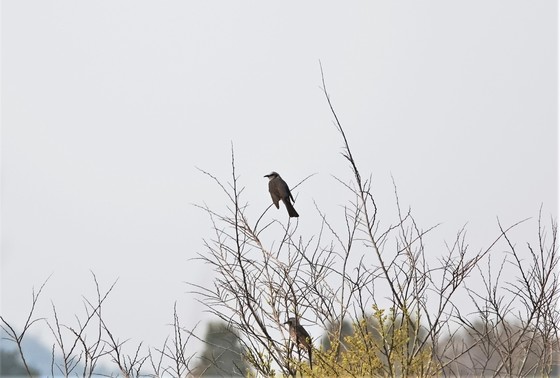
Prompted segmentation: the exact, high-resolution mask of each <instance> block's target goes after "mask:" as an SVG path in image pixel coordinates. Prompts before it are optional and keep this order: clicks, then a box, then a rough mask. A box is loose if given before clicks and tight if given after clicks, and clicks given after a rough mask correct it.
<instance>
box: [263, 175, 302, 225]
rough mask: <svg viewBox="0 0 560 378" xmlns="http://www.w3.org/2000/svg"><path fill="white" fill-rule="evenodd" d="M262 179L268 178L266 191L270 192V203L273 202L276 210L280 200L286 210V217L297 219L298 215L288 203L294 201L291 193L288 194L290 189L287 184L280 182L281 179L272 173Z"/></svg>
mask: <svg viewBox="0 0 560 378" xmlns="http://www.w3.org/2000/svg"><path fill="white" fill-rule="evenodd" d="M264 177H268V191H269V192H270V196H271V197H272V202H274V205H275V206H276V208H277V209H279V208H280V205H279V203H280V200H282V202H284V205H285V206H286V209H287V210H288V215H289V216H290V217H299V214H298V213H297V211H296V209H294V206H293V205H292V203H291V202H290V199H291V200H292V201H294V197H292V193H290V188H289V187H288V184H286V181H284V180H282V177H280V175H279V174H278V173H276V172H272V173H270V174H268V175H265V176H264ZM294 202H295V201H294Z"/></svg>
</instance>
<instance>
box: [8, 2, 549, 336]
mask: <svg viewBox="0 0 560 378" xmlns="http://www.w3.org/2000/svg"><path fill="white" fill-rule="evenodd" d="M1 12H2V30H1V32H2V59H1V69H2V83H1V90H2V92H1V96H2V104H1V105H2V109H1V110H2V134H1V142H2V145H1V147H2V155H1V164H2V166H1V168H2V177H1V190H2V192H1V216H2V218H1V232H2V233H1V236H2V244H1V247H2V250H1V252H2V256H1V257H2V259H1V274H2V278H1V285H2V286H1V294H2V297H1V306H2V309H1V311H2V315H3V316H5V317H6V318H7V319H9V320H12V321H13V322H14V323H15V324H16V325H21V324H22V323H23V319H24V317H25V314H26V312H27V311H28V308H29V303H30V293H31V290H32V287H36V288H37V287H38V286H39V285H40V284H41V283H42V282H43V281H44V280H45V279H46V278H47V277H48V276H49V275H51V274H52V278H51V279H50V281H49V283H48V285H47V287H46V290H45V293H44V296H43V300H42V302H41V303H40V306H39V309H38V315H40V316H50V301H51V300H52V301H53V302H54V303H55V304H56V305H57V308H58V311H59V313H60V314H61V317H62V318H63V319H62V320H63V321H66V322H68V323H71V322H73V315H74V314H76V313H80V311H82V305H81V303H82V297H81V296H82V295H86V296H90V297H91V296H92V295H93V293H94V290H93V282H92V279H91V278H90V273H89V272H90V270H91V271H93V272H95V273H96V274H97V276H98V279H99V281H100V282H101V285H102V287H104V288H107V287H108V286H109V285H110V284H111V283H112V282H113V281H114V280H115V279H117V278H118V279H119V282H118V284H117V286H116V288H115V290H114V292H113V294H112V295H111V296H110V298H109V300H108V302H107V303H106V307H105V311H106V312H105V316H106V319H107V320H108V321H109V322H110V325H111V326H112V328H113V331H114V332H115V334H117V335H118V336H119V337H120V338H121V339H128V338H130V339H132V342H134V343H137V342H140V341H145V342H146V343H147V344H148V345H160V344H161V343H162V342H163V340H164V339H165V337H166V336H167V335H168V334H169V333H170V329H169V328H168V327H167V326H166V324H168V323H170V322H171V321H172V309H173V303H174V302H175V301H177V302H178V308H179V310H180V315H181V317H182V318H183V320H184V322H185V323H186V324H187V325H193V324H195V323H196V322H198V321H203V322H204V321H206V320H207V319H206V318H205V317H204V316H203V315H201V314H200V310H201V307H200V306H199V305H198V304H197V303H196V302H195V301H194V299H193V297H192V296H191V295H189V294H188V293H186V291H187V287H186V285H185V284H184V282H185V281H190V282H197V283H203V284H210V283H211V279H212V275H211V273H210V272H209V271H208V270H207V268H206V267H204V266H200V264H198V263H197V262H193V261H189V258H191V257H194V256H195V255H196V253H198V252H204V247H203V243H202V239H203V238H209V237H211V236H212V233H211V224H210V222H209V221H208V220H207V218H206V217H205V214H204V213H203V212H201V211H200V210H198V209H197V208H195V207H194V206H193V205H192V204H193V203H203V202H207V203H208V204H209V205H211V206H216V207H218V208H221V207H223V206H224V201H225V198H224V197H223V196H222V195H221V194H220V192H219V191H218V190H217V188H216V187H215V186H214V185H213V184H212V182H210V181H209V180H208V179H206V178H205V177H204V176H202V175H201V174H200V173H199V172H198V171H197V170H196V169H195V167H200V168H203V169H205V170H208V171H210V172H212V173H214V174H215V175H217V176H219V177H221V178H223V179H229V177H230V160H229V159H230V144H231V143H232V142H233V143H234V145H235V151H236V159H237V169H238V173H239V174H240V179H241V183H242V185H244V186H245V187H246V191H245V199H246V200H247V201H248V202H249V203H250V205H251V207H250V209H249V214H250V215H252V216H253V217H257V216H258V215H260V213H261V212H262V211H263V210H264V209H265V208H266V207H267V206H268V205H269V203H270V197H269V195H268V193H267V182H266V179H264V178H263V177H262V176H263V175H264V174H267V173H269V172H270V171H271V170H276V171H278V172H279V173H280V174H281V175H282V176H283V177H284V178H285V179H286V180H287V181H288V182H289V183H292V184H295V183H296V182H298V181H299V180H301V179H303V178H304V177H306V176H307V175H309V174H312V173H318V175H317V176H315V177H314V178H313V179H311V180H310V181H308V182H307V183H306V184H305V185H303V186H302V187H300V188H298V190H297V191H296V193H295V194H296V195H297V198H298V199H297V206H296V207H297V210H298V212H299V213H300V215H301V218H300V231H301V233H302V234H303V235H304V236H305V237H309V236H310V235H312V234H313V233H314V232H316V231H317V222H318V216H317V214H316V210H315V208H314V206H315V205H314V202H313V201H315V202H316V203H317V204H318V206H320V207H321V208H322V209H323V210H324V211H325V212H327V213H328V214H329V215H330V216H331V217H332V218H336V217H339V218H340V216H341V214H342V212H341V208H340V205H344V204H345V203H346V201H347V199H349V197H344V196H345V195H347V193H346V192H345V190H344V189H343V188H342V187H340V185H337V184H336V183H335V181H334V180H333V179H332V177H331V175H332V174H334V175H337V176H340V177H342V178H349V172H348V170H347V169H346V162H345V161H344V159H343V158H342V157H341V156H340V154H339V152H340V147H341V141H340V139H339V137H338V135H337V133H336V131H335V129H334V127H333V126H332V117H331V114H330V113H329V109H328V107H327V104H326V102H325V99H324V97H323V94H322V93H321V91H320V89H319V86H320V84H321V81H320V80H321V77H320V71H319V63H318V62H319V60H321V62H322V64H323V67H324V69H325V74H326V80H327V85H328V89H329V91H330V94H331V97H332V100H333V102H334V105H335V107H336V110H337V112H338V115H339V117H340V119H341V121H342V123H343V125H344V126H345V128H346V132H347V134H348V137H349V139H350V143H351V146H352V147H353V151H354V153H355V155H356V157H357V159H358V163H359V167H360V168H361V169H362V170H363V173H370V172H371V173H373V177H374V188H375V190H376V193H377V197H378V203H379V204H380V207H381V209H382V210H383V211H384V212H383V213H382V215H384V214H385V216H386V217H387V218H385V219H387V222H389V221H391V220H393V219H394V215H395V214H394V201H393V197H392V192H393V187H392V184H391V175H393V176H394V178H395V180H396V182H397V184H398V187H399V193H400V198H401V201H402V202H403V204H404V205H410V206H412V208H413V210H414V211H415V214H416V216H417V220H418V222H419V223H420V224H421V225H422V226H423V227H424V228H427V227H429V226H431V225H433V224H435V223H439V222H443V225H442V227H441V228H439V229H438V230H437V231H436V233H435V234H434V236H433V237H432V239H431V243H433V244H432V247H433V248H434V253H437V251H438V250H439V249H441V248H443V241H444V240H452V239H453V238H454V236H455V233H456V231H457V230H458V229H459V228H460V227H462V226H463V225H464V224H465V223H467V222H468V230H469V233H468V238H469V241H470V242H469V244H471V246H472V247H473V248H474V249H479V248H482V247H485V246H487V245H488V244H489V243H490V241H491V240H492V239H493V238H494V237H495V236H496V235H497V234H498V229H497V227H496V217H500V219H501V220H502V221H503V222H504V224H510V223H513V222H515V221H518V220H520V219H523V218H526V217H535V216H537V214H538V210H539V207H540V205H541V204H543V206H544V207H543V213H544V214H545V216H546V218H547V219H548V217H549V216H551V215H552V216H555V217H556V215H557V205H558V200H557V189H558V187H557V173H558V171H557V168H558V163H557V143H558V137H557V107H558V97H557V89H558V86H557V84H558V80H557V79H558V76H557V69H558V60H557V52H558V35H557V20H558V10H557V2H556V1H553V0H544V1H532V2H528V1H517V0H501V1H487V0H484V1H482V0H481V1H468V2H467V1H464V2H449V1H447V0H441V1H423V2H415V1H404V2H398V3H397V2H388V1H362V2H351V3H348V2H344V3H342V2H336V3H335V2H324V1H308V2H281V3H275V4H272V3H270V2H256V1H251V2H249V1H244V2H241V1H235V2H234V1H213V2H210V1H204V2H202V1H196V2H195V1H165V2H159V1H158V2H155V1H96V2H75V1H20V0H5V1H3V2H2V9H1ZM331 186H332V188H331ZM325 188H329V190H325ZM281 210H283V209H281ZM267 216H270V217H279V219H284V214H283V213H277V212H275V209H273V210H272V211H271V212H269V213H268V214H267ZM340 227H343V224H342V223H341V224H340ZM516 232H517V234H516V235H517V236H519V239H518V240H519V243H522V242H524V241H525V240H527V239H529V238H532V237H534V236H535V228H534V223H530V224H528V225H524V226H522V227H520V228H519V229H518V230H517V231H516ZM37 331H39V329H38V330H37ZM39 333H42V334H43V336H45V338H46V337H47V336H48V333H49V331H48V329H46V328H45V327H43V329H42V331H41V332H39Z"/></svg>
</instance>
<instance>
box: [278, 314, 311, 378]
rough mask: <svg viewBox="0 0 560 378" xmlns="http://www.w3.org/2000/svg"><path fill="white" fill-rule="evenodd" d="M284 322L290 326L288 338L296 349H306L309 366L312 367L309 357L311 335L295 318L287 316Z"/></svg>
mask: <svg viewBox="0 0 560 378" xmlns="http://www.w3.org/2000/svg"><path fill="white" fill-rule="evenodd" d="M284 324H288V325H289V327H290V338H291V339H292V341H293V342H294V344H296V345H297V347H298V349H300V348H305V350H306V351H307V355H308V356H309V367H310V368H311V369H313V362H312V357H311V345H312V342H311V336H309V333H307V331H306V330H305V328H303V326H302V325H300V324H299V322H298V321H297V319H296V318H289V319H288V321H287V322H286V323H284Z"/></svg>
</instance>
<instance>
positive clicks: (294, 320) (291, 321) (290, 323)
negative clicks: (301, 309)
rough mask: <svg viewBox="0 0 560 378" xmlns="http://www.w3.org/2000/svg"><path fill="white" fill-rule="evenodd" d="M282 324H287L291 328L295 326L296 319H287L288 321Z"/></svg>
mask: <svg viewBox="0 0 560 378" xmlns="http://www.w3.org/2000/svg"><path fill="white" fill-rule="evenodd" d="M284 324H289V325H291V326H295V325H297V320H296V318H288V320H287V321H286V322H285V323H284Z"/></svg>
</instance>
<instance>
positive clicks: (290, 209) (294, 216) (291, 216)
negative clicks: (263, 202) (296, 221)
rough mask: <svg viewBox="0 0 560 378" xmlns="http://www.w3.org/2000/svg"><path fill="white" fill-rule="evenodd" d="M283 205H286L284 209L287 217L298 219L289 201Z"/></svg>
mask: <svg viewBox="0 0 560 378" xmlns="http://www.w3.org/2000/svg"><path fill="white" fill-rule="evenodd" d="M284 205H286V209H287V210H288V215H289V216H290V218H297V217H299V214H298V213H297V211H296V209H294V205H292V203H291V202H290V200H289V199H287V200H285V201H284Z"/></svg>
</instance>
